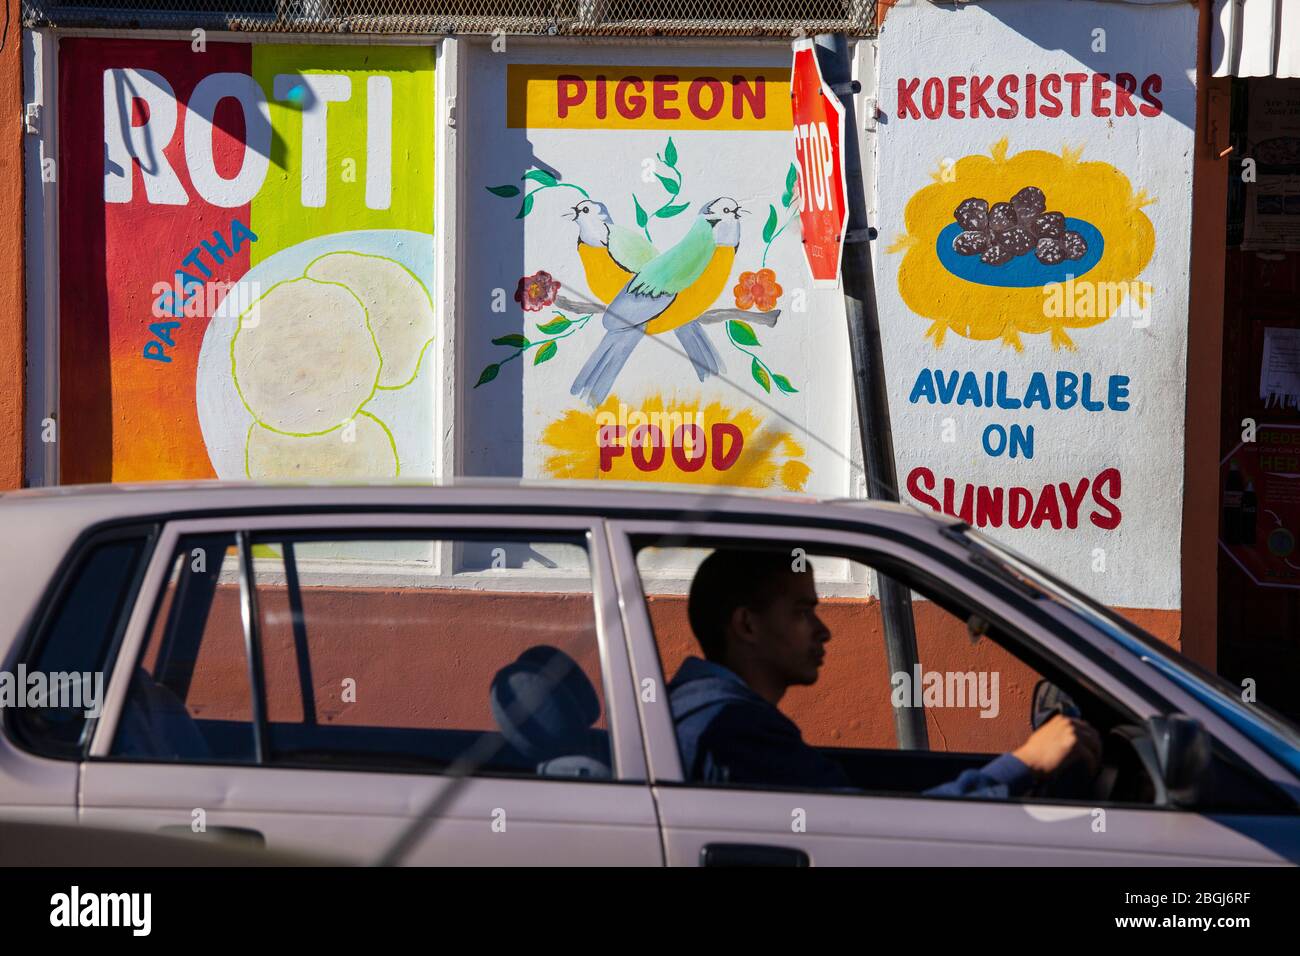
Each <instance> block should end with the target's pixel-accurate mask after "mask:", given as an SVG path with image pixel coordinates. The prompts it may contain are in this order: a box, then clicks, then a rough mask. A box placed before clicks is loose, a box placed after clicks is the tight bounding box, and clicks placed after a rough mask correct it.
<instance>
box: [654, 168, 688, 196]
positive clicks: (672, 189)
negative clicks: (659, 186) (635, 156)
mask: <svg viewBox="0 0 1300 956" xmlns="http://www.w3.org/2000/svg"><path fill="white" fill-rule="evenodd" d="M655 177H656V178H657V179H658V180H659V181H660V182H661V183H663V184H664V189H666V190H668V195H670V196H676V195H677V192H678V190H680V189H681V188H682V187H681V186H679V185H677V180H675V179H669V178H668V177H667V176H660V175H659V174H658V173H655Z"/></svg>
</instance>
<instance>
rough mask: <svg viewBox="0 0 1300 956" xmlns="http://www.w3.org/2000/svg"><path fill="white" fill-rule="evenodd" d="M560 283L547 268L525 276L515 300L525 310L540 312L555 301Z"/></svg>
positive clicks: (520, 282)
mask: <svg viewBox="0 0 1300 956" xmlns="http://www.w3.org/2000/svg"><path fill="white" fill-rule="evenodd" d="M559 294H560V284H559V283H558V282H556V281H555V279H554V278H553V277H552V276H551V274H550V273H549V272H546V271H545V270H543V271H541V272H537V273H535V274H534V275H530V276H524V277H523V278H521V279H520V280H519V287H518V288H516V289H515V301H516V302H518V303H519V306H520V308H522V309H523V310H524V311H525V312H540V311H542V309H544V308H546V307H547V306H548V305H550V304H551V303H553V302H554V301H555V297H556V296H557V295H559Z"/></svg>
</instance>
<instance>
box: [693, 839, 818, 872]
mask: <svg viewBox="0 0 1300 956" xmlns="http://www.w3.org/2000/svg"><path fill="white" fill-rule="evenodd" d="M700 866H808V854H807V853H805V852H804V851H803V850H796V849H794V848H792V847H787V846H764V845H762V844H757V843H706V844H704V846H702V847H700Z"/></svg>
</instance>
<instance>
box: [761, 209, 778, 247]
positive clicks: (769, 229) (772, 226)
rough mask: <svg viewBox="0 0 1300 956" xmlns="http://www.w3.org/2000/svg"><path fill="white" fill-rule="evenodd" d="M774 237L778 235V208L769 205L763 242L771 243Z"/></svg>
mask: <svg viewBox="0 0 1300 956" xmlns="http://www.w3.org/2000/svg"><path fill="white" fill-rule="evenodd" d="M774 235H776V207H775V206H771V205H769V206H768V207H767V222H765V223H763V241H764V242H771V241H772V237H773V236H774Z"/></svg>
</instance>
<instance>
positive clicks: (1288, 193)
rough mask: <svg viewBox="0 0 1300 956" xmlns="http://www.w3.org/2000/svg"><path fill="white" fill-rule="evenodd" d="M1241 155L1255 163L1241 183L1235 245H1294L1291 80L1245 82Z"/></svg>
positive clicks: (1295, 144) (1295, 126)
mask: <svg viewBox="0 0 1300 956" xmlns="http://www.w3.org/2000/svg"><path fill="white" fill-rule="evenodd" d="M1247 102H1248V103H1249V119H1248V120H1247V123H1246V148H1245V151H1244V153H1243V158H1245V159H1252V160H1254V162H1255V168H1254V170H1253V173H1254V176H1253V178H1252V180H1251V181H1250V182H1248V183H1246V217H1245V229H1244V232H1243V235H1242V241H1241V247H1242V248H1243V249H1253V250H1256V251H1263V250H1272V251H1276V252H1286V251H1290V250H1294V249H1300V91H1297V90H1296V89H1295V87H1294V85H1293V84H1288V83H1277V82H1267V81H1260V80H1251V81H1250V88H1249V93H1248V95H1247Z"/></svg>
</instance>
